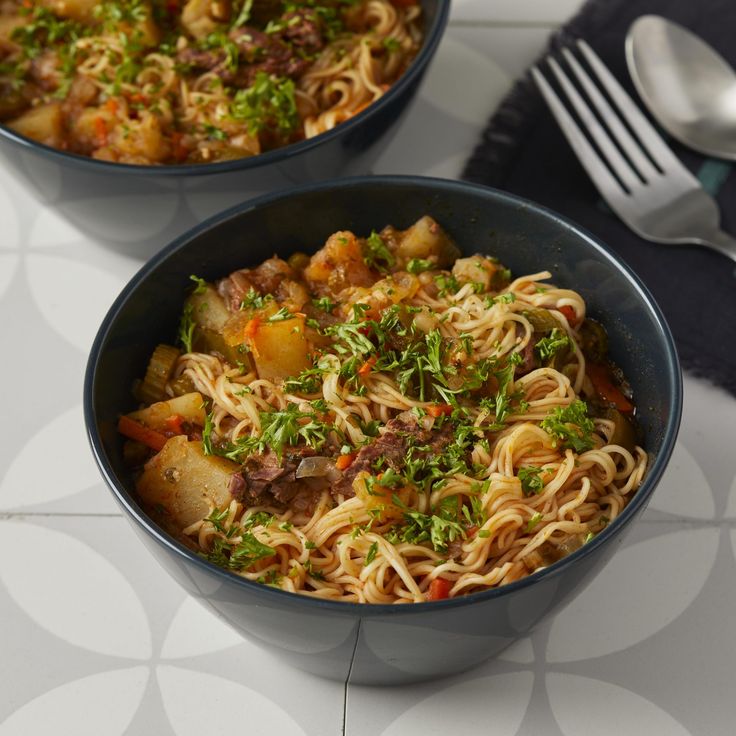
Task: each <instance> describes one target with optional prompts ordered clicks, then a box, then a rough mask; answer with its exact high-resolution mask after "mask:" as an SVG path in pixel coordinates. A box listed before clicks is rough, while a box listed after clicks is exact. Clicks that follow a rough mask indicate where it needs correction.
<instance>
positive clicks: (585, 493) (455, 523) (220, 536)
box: [121, 3, 647, 604]
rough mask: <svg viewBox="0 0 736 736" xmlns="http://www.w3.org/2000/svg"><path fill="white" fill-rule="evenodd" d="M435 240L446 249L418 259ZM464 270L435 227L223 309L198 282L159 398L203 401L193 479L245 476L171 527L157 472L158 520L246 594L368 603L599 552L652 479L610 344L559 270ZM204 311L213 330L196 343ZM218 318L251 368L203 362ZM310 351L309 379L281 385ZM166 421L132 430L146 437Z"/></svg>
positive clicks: (151, 483) (392, 238) (320, 259)
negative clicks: (184, 336) (558, 282)
mask: <svg viewBox="0 0 736 736" xmlns="http://www.w3.org/2000/svg"><path fill="white" fill-rule="evenodd" d="M379 5H380V3H369V6H370V8H374V6H375V7H378V6H379ZM374 12H378V11H377V10H376V11H374ZM389 20H390V19H389ZM386 22H388V21H386ZM419 235H423V236H427V237H428V238H430V239H429V240H426V241H422V240H421V239H419V242H422V243H423V245H422V248H423V249H424V250H423V251H422V252H421V253H420V255H419V256H418V257H417V255H416V253H417V250H416V242H417V238H418V236H419ZM409 252H410V254H409V255H407V254H408V253H409ZM356 254H357V256H356ZM377 254H378V255H377ZM457 255H458V253H457V251H456V250H455V246H454V244H453V243H452V241H451V239H450V238H449V236H447V235H445V234H444V233H443V232H442V231H441V229H439V226H438V225H437V224H436V223H434V221H432V220H431V218H427V217H425V218H422V220H420V221H419V222H418V223H416V224H415V225H414V226H412V227H411V228H409V229H408V230H407V231H403V232H401V231H397V230H395V229H393V228H390V227H389V228H386V229H385V230H384V231H383V232H382V233H381V234H380V236H379V235H376V234H375V233H374V234H373V235H371V236H370V238H367V239H362V238H356V237H355V236H354V235H352V233H346V232H342V233H336V234H335V235H333V236H331V238H330V239H328V241H327V244H326V245H325V247H324V248H323V249H322V250H321V251H319V252H318V253H317V254H315V255H314V256H312V257H311V259H308V258H307V257H306V256H304V257H302V256H298V257H297V258H296V260H293V259H292V260H293V263H294V266H292V265H289V264H286V263H285V262H283V261H280V259H278V258H273V259H271V260H270V261H266V262H265V263H264V264H262V265H261V266H259V267H258V268H257V269H251V270H245V271H239V272H236V273H235V274H233V275H232V276H231V277H228V278H226V279H223V280H222V281H220V282H219V283H218V285H217V289H215V288H214V287H212V286H210V285H207V284H205V283H204V282H202V283H200V285H199V286H198V288H197V291H195V294H194V295H193V296H192V297H190V301H189V302H188V307H187V308H185V317H186V316H187V314H189V316H190V317H191V315H195V317H194V318H195V323H194V327H193V328H192V330H193V331H192V330H190V331H189V333H188V334H189V335H190V338H189V340H190V342H189V343H188V344H186V343H185V352H184V353H183V354H182V355H181V356H180V357H179V358H178V360H177V361H176V363H175V365H173V366H172V370H171V374H170V376H169V380H168V383H167V384H166V386H167V388H166V397H163V398H166V400H167V401H168V402H169V403H172V402H175V401H177V400H180V401H181V400H184V399H185V398H186V396H190V395H192V394H185V395H182V393H183V392H184V391H195V392H199V394H201V396H202V397H203V398H204V401H205V403H206V405H207V408H208V416H207V421H206V422H205V424H204V427H203V428H202V429H201V430H190V431H188V432H187V431H185V430H180V431H183V432H184V433H185V434H188V435H189V438H190V439H189V441H188V442H187V443H184V444H185V445H186V446H187V447H190V448H191V450H192V452H193V451H194V450H195V449H196V452H197V453H200V454H199V455H198V456H197V457H198V459H197V462H198V463H202V464H206V463H207V462H210V461H214V460H215V459H216V460H217V461H218V462H220V463H229V465H227V468H228V470H227V472H228V473H231V475H230V476H228V477H229V478H230V479H231V481H232V477H236V478H237V481H238V482H237V483H236V486H237V488H235V490H234V489H233V488H234V487H233V486H232V482H231V486H229V490H228V494H229V495H228V496H227V497H228V499H229V500H228V501H227V502H226V503H225V504H224V505H221V504H218V503H216V502H215V501H214V500H213V499H212V498H210V500H209V501H208V506H207V508H202V510H201V512H200V513H199V518H198V519H197V520H196V521H194V523H190V524H181V523H179V525H177V521H176V519H177V516H176V514H177V513H178V512H179V510H178V507H175V506H174V505H173V504H169V506H168V507H166V506H167V500H166V499H167V497H166V496H165V495H164V496H162V495H161V487H162V485H163V486H165V485H166V484H164V483H163V482H162V481H161V478H160V474H161V473H164V474H165V472H169V471H171V467H167V469H166V470H165V471H164V470H162V469H161V468H160V467H158V466H157V459H156V458H157V456H154V458H153V460H151V461H150V462H148V463H147V464H146V465H145V468H144V471H143V475H142V476H141V478H140V479H139V482H138V490H139V493H140V495H141V498H142V499H143V501H144V502H145V503H147V504H148V505H152V503H153V500H154V497H155V499H156V500H158V502H161V503H163V505H164V506H165V507H166V508H165V511H166V513H167V514H169V516H168V517H167V518H165V519H164V520H163V521H164V523H166V524H167V525H168V527H169V528H170V529H172V530H173V531H174V533H176V534H178V535H180V536H181V537H183V538H184V539H185V540H187V543H188V544H190V545H191V546H193V547H194V548H195V549H196V550H198V551H199V552H200V553H201V554H203V555H204V556H206V557H208V558H209V559H210V560H212V561H214V562H216V563H217V564H221V565H223V566H225V567H228V568H230V569H233V570H235V571H236V572H237V573H238V574H240V575H242V576H243V577H245V578H248V579H249V580H254V581H259V582H261V583H265V584H269V585H273V586H276V587H279V588H281V589H283V590H288V591H290V592H294V593H299V594H303V595H309V596H313V597H319V598H326V599H330V600H341V601H351V602H360V603H397V604H400V603H411V602H421V601H425V600H434V599H437V598H442V597H448V596H449V597H454V596H457V595H464V594H468V593H472V592H477V591H480V590H486V589H488V588H492V587H497V586H501V585H505V584H508V583H510V582H513V581H515V580H519V579H521V578H523V577H525V576H526V575H529V574H530V573H532V572H534V571H536V570H540V569H543V568H544V567H547V566H549V565H550V564H553V563H554V562H555V561H556V560H558V559H560V558H562V557H564V556H565V555H567V554H569V553H571V552H572V551H574V550H575V549H577V548H579V547H581V546H582V545H584V544H585V543H586V542H587V541H589V540H590V539H591V538H592V537H593V536H595V534H597V533H598V532H600V531H601V530H602V529H603V528H604V527H605V526H606V525H607V524H608V523H610V522H611V521H613V520H614V519H615V518H616V517H617V516H618V515H619V514H620V513H621V512H622V510H623V509H624V508H625V506H626V504H627V503H628V501H629V499H630V498H631V496H632V495H633V494H634V493H635V491H636V489H637V488H638V486H639V485H640V484H641V482H642V479H643V477H644V474H645V471H646V468H647V455H646V453H645V451H644V450H643V449H642V448H641V447H640V446H638V444H636V441H635V437H636V434H635V430H634V425H633V424H632V422H631V420H630V417H631V415H632V414H633V412H634V407H633V404H631V402H630V401H629V399H628V397H627V395H626V394H627V390H626V386H625V383H622V382H621V379H620V374H619V373H618V371H617V369H616V368H615V366H613V365H612V364H610V362H607V356H606V349H605V331H604V330H603V328H602V327H601V326H600V325H597V323H595V322H593V321H592V320H589V319H587V318H586V316H585V313H586V305H585V303H584V301H583V299H582V298H581V296H580V295H579V294H578V293H577V292H575V291H572V290H569V289H561V288H558V287H556V286H554V285H552V284H550V283H548V279H549V278H550V274H549V272H547V271H541V272H539V273H536V274H531V275H527V276H522V277H519V278H516V279H513V280H511V279H510V277H509V274H508V272H507V271H506V270H505V269H504V268H503V266H501V265H500V264H498V263H497V262H496V261H494V260H493V259H489V258H486V257H484V256H473V257H472V258H457ZM353 256H356V257H360V258H361V264H362V267H363V269H364V270H363V271H362V272H361V271H359V269H358V266H357V265H356V264H357V263H358V261H351V260H350V259H351V258H352V257H353ZM377 258H378V259H379V260H377ZM380 259H383V260H382V262H381V260H380ZM343 263H344V264H346V265H349V266H350V268H345V269H343V268H342V264H343ZM327 265H329V268H325V267H326V266H327ZM275 274H278V278H276V277H275ZM476 274H477V275H476ZM346 279H347V281H346ZM295 285H296V286H295ZM246 287H247V288H246ZM198 292H199V293H198ZM203 305H204V306H203ZM215 306H216V309H215ZM205 307H206V308H205ZM187 309H188V310H189V312H187ZM213 310H214V311H213ZM208 311H209V316H207V317H200V319H204V320H205V321H206V320H210V322H206V325H209V327H206V326H205V323H197V322H196V319H197V317H196V315H197V314H198V313H201V312H205V313H207V312H208ZM219 311H222V319H223V320H224V321H223V324H224V327H222V334H223V335H224V336H225V337H226V338H227V336H228V335H233V334H237V335H239V337H238V340H240V341H241V342H240V343H239V344H240V345H241V347H242V345H246V346H247V356H248V357H247V358H246V359H245V362H244V363H241V365H240V366H237V367H236V366H235V364H234V362H233V360H232V359H229V360H228V359H226V357H225V355H224V354H223V353H222V352H218V349H217V348H213V347H212V344H208V342H207V341H208V340H209V339H210V338H209V337H207V335H209V334H210V333H208V332H207V330H208V329H210V328H211V326H212V324H213V323H212V322H211V320H212V319H214V316H213V315H214V314H215V313H219ZM198 331H199V332H198ZM302 331H303V332H304V334H305V335H306V338H305V337H303V336H302ZM271 333H274V334H276V335H278V339H279V343H280V349H279V352H277V353H276V354H274V356H275V357H274V356H271V357H269V355H270V354H269V353H268V352H267V347H268V340H269V339H270V338H269V337H268V335H269V334H271ZM192 335H193V336H194V337H192ZM198 335H199V337H198ZM305 339H306V342H305ZM192 340H193V342H192ZM198 341H199V342H198ZM230 342H231V343H233V342H234V341H233V340H232V339H231V340H230ZM304 345H306V346H307V347H300V346H304ZM207 348H209V350H208V349H207ZM299 350H308V351H309V352H308V356H307V357H308V360H307V361H306V363H303V364H302V365H303V367H302V368H301V369H300V370H299V371H297V372H293V371H291V370H287V369H286V368H284V369H283V370H282V371H281V374H280V375H278V373H279V369H280V368H283V365H285V363H284V361H286V363H289V361H293V360H294V359H295V356H294V355H293V354H292V352H294V351H296V352H298V351H299ZM302 357H303V356H302ZM289 365H293V364H292V363H289ZM593 366H595V367H596V368H595V370H594V369H593ZM601 370H604V371H606V372H607V373H606V376H607V379H606V380H607V381H608V382H609V383H610V385H609V383H601V382H600V378H599V374H600V371H601ZM182 386H183V388H182ZM195 395H198V394H195ZM177 397H180V398H179V399H177ZM200 404H201V400H200ZM162 405H163V404H162ZM155 406H157V405H155V404H154V407H155ZM154 407H152V408H151V409H144V410H143V411H141V412H138V413H134V414H132V415H131V417H132V418H135V419H136V420H137V421H140V422H142V424H146V423H147V422H148V424H149V426H152V425H151V424H150V419H149V415H147V414H146V412H149V413H150V412H152V411H153V408H154ZM278 422H282V423H281V424H278V426H277V423H278ZM195 424H196V421H195ZM121 431H122V430H121ZM200 435H201V436H202V437H203V442H204V443H205V445H206V451H207V453H209V455H210V456H211V457H208V455H207V454H205V455H201V450H200V449H199V442H198V441H196V439H197V438H198V437H199V436H200ZM129 436H132V435H129ZM193 437H194V439H192V438H193ZM174 439H176V438H173V439H171V440H169V441H168V444H167V447H168V445H169V444H171V443H172V442H173V441H174ZM166 452H167V451H166V450H164V451H163V452H162V454H165V453H166ZM218 455H219V456H220V457H217V456H218ZM225 458H227V460H226V459H225ZM175 467H176V465H175ZM305 468H306V469H307V470H305V471H304V474H302V475H301V477H300V473H301V471H302V470H303V469H305ZM315 468H316V470H315ZM307 471H308V472H307ZM182 482H184V481H182ZM164 492H167V491H166V488H164ZM199 495H200V496H201V493H200V494H199Z"/></svg>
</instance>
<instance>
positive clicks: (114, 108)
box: [105, 97, 118, 115]
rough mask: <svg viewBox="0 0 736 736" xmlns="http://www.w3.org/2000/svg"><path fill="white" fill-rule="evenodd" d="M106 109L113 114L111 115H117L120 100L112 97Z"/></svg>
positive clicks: (106, 104)
mask: <svg viewBox="0 0 736 736" xmlns="http://www.w3.org/2000/svg"><path fill="white" fill-rule="evenodd" d="M105 109H106V110H107V111H108V112H109V113H110V114H111V115H117V112H118V101H117V100H116V99H115V98H114V97H111V98H110V99H109V100H108V101H107V102H106V103H105Z"/></svg>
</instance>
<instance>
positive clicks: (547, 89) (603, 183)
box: [531, 66, 626, 209]
mask: <svg viewBox="0 0 736 736" xmlns="http://www.w3.org/2000/svg"><path fill="white" fill-rule="evenodd" d="M531 73H532V77H533V79H534V81H535V82H536V85H537V87H538V88H539V91H540V92H541V93H542V96H543V97H544V99H545V101H546V103H547V105H548V106H549V109H550V110H551V111H552V114H553V115H554V117H555V119H556V120H557V123H558V125H559V126H560V130H562V132H563V133H564V135H565V138H567V141H568V143H569V144H570V146H571V147H572V149H573V151H575V154H576V156H577V157H578V160H579V161H580V163H581V164H582V165H583V168H584V169H585V170H586V171H587V172H588V176H590V178H591V179H592V180H593V183H594V184H595V185H596V187H597V188H598V191H599V192H600V193H601V195H602V197H603V198H604V199H605V200H606V201H607V202H608V204H610V205H611V207H613V208H614V209H616V208H617V206H618V205H620V204H621V203H622V202H623V200H624V198H625V197H626V193H625V192H624V191H623V189H622V188H621V185H620V184H619V183H618V181H616V179H615V178H614V177H613V176H612V175H611V173H610V171H609V170H608V168H607V167H606V165H605V164H604V163H603V161H602V160H601V159H600V157H599V156H598V154H597V153H596V152H595V150H594V148H593V146H591V145H590V143H589V142H588V139H587V138H586V137H585V136H584V135H583V133H582V131H581V130H580V128H579V127H578V125H577V123H576V122H575V121H574V120H573V118H572V116H571V115H570V113H569V112H568V111H567V110H566V109H565V106H564V105H563V104H562V102H561V101H560V98H559V97H558V96H557V95H556V94H555V92H554V90H553V89H552V87H551V86H550V84H549V82H548V81H547V80H546V79H545V78H544V76H543V75H542V73H541V72H540V71H539V69H537V67H536V66H534V67H532V70H531Z"/></svg>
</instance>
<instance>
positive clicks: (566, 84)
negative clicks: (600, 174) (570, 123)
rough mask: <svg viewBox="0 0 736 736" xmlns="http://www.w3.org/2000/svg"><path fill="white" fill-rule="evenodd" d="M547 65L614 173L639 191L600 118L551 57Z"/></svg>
mask: <svg viewBox="0 0 736 736" xmlns="http://www.w3.org/2000/svg"><path fill="white" fill-rule="evenodd" d="M547 63H548V64H549V65H550V67H551V69H552V71H553V72H554V75H555V77H557V81H558V82H559V83H560V86H561V87H562V89H563V91H564V92H565V94H566V95H567V98H568V99H569V100H570V103H571V104H572V106H573V107H574V108H575V112H577V114H578V115H579V116H580V119H581V120H582V122H583V125H584V126H585V128H586V129H587V130H588V132H589V133H590V135H591V136H592V138H593V140H594V141H595V142H596V143H597V144H598V148H600V150H601V151H602V152H603V155H604V156H605V157H606V159H607V160H608V163H609V164H610V165H611V168H612V169H613V171H614V173H615V174H616V175H617V176H618V178H619V179H621V181H622V182H623V183H624V186H625V187H626V188H627V189H628V190H629V191H630V192H633V191H635V190H636V189H638V188H639V187H640V186H641V181H639V179H638V178H637V176H636V174H635V173H634V171H633V169H632V168H631V166H630V165H629V163H628V161H626V159H624V157H623V156H622V155H621V153H620V152H619V150H618V148H616V146H615V145H614V144H613V141H611V137H610V136H609V135H608V133H607V132H606V131H605V129H604V128H603V126H602V125H601V124H600V123H599V122H598V118H596V116H595V115H594V114H593V113H592V111H591V109H590V108H589V107H588V105H587V104H586V102H585V101H584V100H583V98H582V97H581V96H580V94H579V93H578V91H577V90H576V89H575V87H574V86H573V84H572V82H571V81H570V80H569V79H568V78H567V75H566V74H565V72H563V71H562V68H561V67H560V65H559V64H558V63H557V61H555V59H553V58H552V57H551V56H550V57H549V58H548V59H547Z"/></svg>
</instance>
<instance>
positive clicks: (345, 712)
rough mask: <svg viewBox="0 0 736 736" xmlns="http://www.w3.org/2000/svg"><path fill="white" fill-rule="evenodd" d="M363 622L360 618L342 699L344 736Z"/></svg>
mask: <svg viewBox="0 0 736 736" xmlns="http://www.w3.org/2000/svg"><path fill="white" fill-rule="evenodd" d="M362 624H363V619H360V618H359V619H358V630H357V631H356V632H355V646H354V647H353V653H352V655H351V656H350V667H349V668H348V675H347V677H346V678H345V687H344V689H343V700H342V736H347V726H348V691H349V688H350V676H351V675H352V674H353V665H354V664H355V652H357V651H358V642H359V641H360V627H361V626H362Z"/></svg>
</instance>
